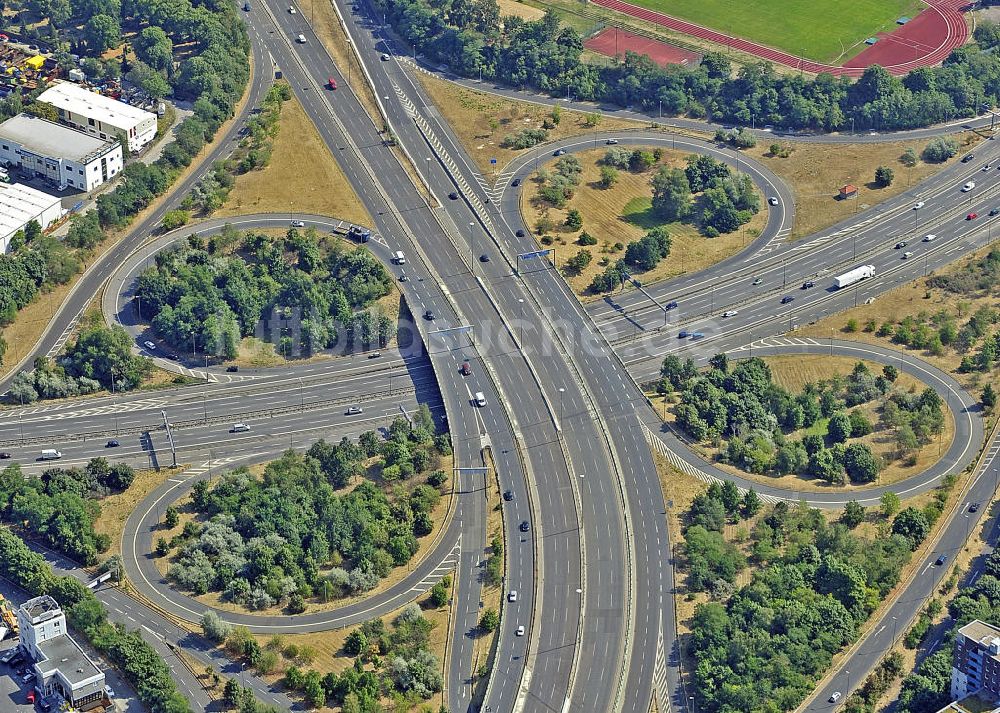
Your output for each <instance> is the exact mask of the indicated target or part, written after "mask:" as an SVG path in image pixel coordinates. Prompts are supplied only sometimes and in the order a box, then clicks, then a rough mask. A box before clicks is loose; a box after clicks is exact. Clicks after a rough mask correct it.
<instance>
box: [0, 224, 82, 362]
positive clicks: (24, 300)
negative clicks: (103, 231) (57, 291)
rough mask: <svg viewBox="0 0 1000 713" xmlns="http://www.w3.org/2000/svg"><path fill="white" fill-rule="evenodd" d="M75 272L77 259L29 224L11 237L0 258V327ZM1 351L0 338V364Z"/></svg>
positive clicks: (72, 253)
mask: <svg viewBox="0 0 1000 713" xmlns="http://www.w3.org/2000/svg"><path fill="white" fill-rule="evenodd" d="M79 271H80V259H79V257H77V256H76V255H75V254H74V252H73V251H72V250H70V249H69V248H68V247H67V246H66V245H64V244H63V243H62V242H60V241H59V240H56V239H55V238H53V237H52V236H49V235H43V234H42V228H41V226H40V225H39V224H38V222H37V221H34V220H32V221H30V222H29V223H28V224H27V225H26V226H25V228H24V229H23V230H19V231H17V232H16V233H14V235H13V236H12V238H11V242H10V249H9V252H7V253H4V254H0V327H5V326H7V325H9V324H10V323H11V322H13V321H14V319H15V318H16V317H17V313H18V312H19V311H20V310H21V309H22V308H24V307H26V306H27V305H29V304H31V302H33V301H34V300H35V299H36V298H37V297H38V295H39V294H41V293H42V292H44V291H47V290H50V289H52V288H53V287H55V286H57V285H62V284H65V283H67V282H69V281H70V280H71V279H72V278H73V276H74V275H76V274H77V273H78V272H79ZM5 347H6V343H5V342H4V340H3V337H2V334H0V364H3V356H4V355H3V352H4V351H5Z"/></svg>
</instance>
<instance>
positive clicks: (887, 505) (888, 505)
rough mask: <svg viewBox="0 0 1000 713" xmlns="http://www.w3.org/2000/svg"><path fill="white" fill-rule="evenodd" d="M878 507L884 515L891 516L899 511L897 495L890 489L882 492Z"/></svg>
mask: <svg viewBox="0 0 1000 713" xmlns="http://www.w3.org/2000/svg"><path fill="white" fill-rule="evenodd" d="M879 502H880V504H879V509H880V510H881V511H882V514H883V515H884V516H885V517H892V516H893V515H895V514H896V513H897V512H899V496H898V495H896V493H894V492H892V491H891V490H887V491H885V492H884V493H882V497H881V499H880V501H879Z"/></svg>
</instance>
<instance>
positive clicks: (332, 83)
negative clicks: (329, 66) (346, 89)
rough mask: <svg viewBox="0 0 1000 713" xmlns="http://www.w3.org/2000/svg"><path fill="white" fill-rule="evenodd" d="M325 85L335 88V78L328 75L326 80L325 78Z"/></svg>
mask: <svg viewBox="0 0 1000 713" xmlns="http://www.w3.org/2000/svg"><path fill="white" fill-rule="evenodd" d="M326 85H327V86H328V87H330V89H336V88H337V80H336V79H334V78H333V77H328V78H327V80H326Z"/></svg>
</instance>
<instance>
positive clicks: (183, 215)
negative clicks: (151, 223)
mask: <svg viewBox="0 0 1000 713" xmlns="http://www.w3.org/2000/svg"><path fill="white" fill-rule="evenodd" d="M190 218H191V214H190V213H188V212H187V211H186V210H179V209H178V210H168V211H167V212H166V213H164V214H163V222H162V225H163V229H164V230H166V231H170V230H176V229H177V228H179V227H181V226H182V225H186V224H187V222H188V220H190Z"/></svg>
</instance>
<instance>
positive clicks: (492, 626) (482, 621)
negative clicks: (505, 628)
mask: <svg viewBox="0 0 1000 713" xmlns="http://www.w3.org/2000/svg"><path fill="white" fill-rule="evenodd" d="M498 626H500V615H499V614H497V610H496V609H493V608H492V607H489V608H487V609H486V610H485V611H483V615H482V616H481V617H479V628H480V629H482V630H483V631H485V632H486V633H491V632H493V631H496V628H497V627H498Z"/></svg>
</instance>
